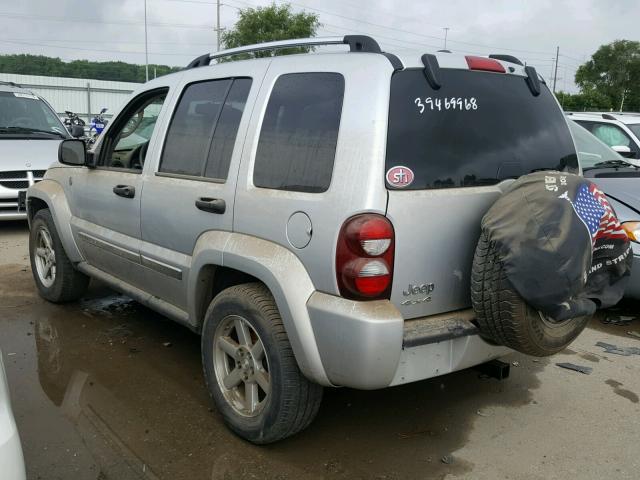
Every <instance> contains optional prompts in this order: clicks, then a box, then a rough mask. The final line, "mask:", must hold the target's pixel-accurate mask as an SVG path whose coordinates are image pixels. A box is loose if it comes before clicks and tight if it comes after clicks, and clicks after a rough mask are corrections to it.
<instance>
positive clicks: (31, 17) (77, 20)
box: [0, 12, 211, 30]
mask: <svg viewBox="0 0 640 480" xmlns="http://www.w3.org/2000/svg"><path fill="white" fill-rule="evenodd" d="M0 17H5V18H28V19H29V20H38V21H44V22H62V23H66V22H74V23H97V24H102V25H127V26H130V25H144V22H116V21H103V20H92V19H90V18H69V17H54V16H51V15H31V14H20V13H7V12H0ZM148 25H151V26H154V27H171V28H202V29H206V30H211V27H210V26H209V25H198V24H191V23H161V22H149V23H148Z"/></svg>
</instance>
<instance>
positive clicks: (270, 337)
mask: <svg viewBox="0 0 640 480" xmlns="http://www.w3.org/2000/svg"><path fill="white" fill-rule="evenodd" d="M202 364H203V368H204V376H205V381H206V383H207V387H208V388H209V392H210V394H211V396H212V398H213V400H214V402H215V404H216V406H217V407H218V410H219V411H220V413H221V414H222V417H223V419H224V421H225V423H226V424H227V426H228V427H229V428H230V429H231V430H232V431H233V432H234V433H236V434H237V435H239V436H240V437H242V438H244V439H246V440H248V441H250V442H252V443H256V444H267V443H273V442H276V441H278V440H282V439H284V438H286V437H289V436H291V435H294V434H296V433H298V432H299V431H301V430H303V429H305V428H306V427H307V426H308V425H309V424H310V423H311V422H312V420H313V419H314V418H315V416H316V414H317V413H318V409H319V408H320V402H321V400H322V387H321V386H320V385H317V384H315V383H312V382H310V381H309V380H307V379H306V378H305V377H304V375H303V374H302V372H300V369H299V368H298V364H297V363H296V359H295V357H294V354H293V350H292V349H291V344H290V343H289V339H288V337H287V334H286V332H285V329H284V326H283V324H282V319H281V318H280V314H279V313H278V308H277V306H276V304H275V301H274V299H273V296H272V295H271V293H270V292H269V290H268V289H267V288H266V287H265V286H264V285H263V284H260V283H248V284H243V285H237V286H234V287H230V288H227V289H226V290H224V291H223V292H221V293H220V294H219V295H218V296H216V298H215V299H214V300H213V301H212V302H211V305H210V306H209V308H208V310H207V313H206V317H205V323H204V327H203V331H202Z"/></svg>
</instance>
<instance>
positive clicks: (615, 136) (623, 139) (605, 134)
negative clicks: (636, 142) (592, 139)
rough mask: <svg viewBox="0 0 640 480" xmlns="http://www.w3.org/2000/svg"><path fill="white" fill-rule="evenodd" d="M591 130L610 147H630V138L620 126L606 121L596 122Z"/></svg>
mask: <svg viewBox="0 0 640 480" xmlns="http://www.w3.org/2000/svg"><path fill="white" fill-rule="evenodd" d="M591 132H592V133H593V134H594V135H595V136H596V137H598V138H599V139H600V140H602V141H603V142H604V143H606V144H607V145H609V146H610V147H615V146H623V147H631V146H632V145H631V139H630V138H629V136H628V135H627V134H626V133H624V132H623V131H622V129H621V128H619V127H617V126H615V125H609V124H608V123H596V124H595V125H594V126H593V128H592V129H591Z"/></svg>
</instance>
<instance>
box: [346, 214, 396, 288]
mask: <svg viewBox="0 0 640 480" xmlns="http://www.w3.org/2000/svg"><path fill="white" fill-rule="evenodd" d="M393 252H394V233H393V226H392V225H391V222H390V221H389V220H388V219H387V218H386V217H384V216H382V215H378V214H374V213H364V214H362V215H356V216H355V217H351V218H350V219H349V220H347V221H346V222H345V223H344V225H343V226H342V228H341V229H340V235H339V236H338V248H337V251H336V275H337V279H338V287H339V289H340V294H341V295H342V296H343V297H345V298H351V299H356V300H374V299H381V298H389V296H390V294H391V280H392V278H393Z"/></svg>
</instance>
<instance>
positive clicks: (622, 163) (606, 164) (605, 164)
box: [583, 160, 638, 170]
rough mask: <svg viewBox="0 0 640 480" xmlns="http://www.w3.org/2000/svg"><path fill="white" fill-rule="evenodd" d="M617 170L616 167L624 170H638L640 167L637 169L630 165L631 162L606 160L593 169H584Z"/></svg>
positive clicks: (594, 165)
mask: <svg viewBox="0 0 640 480" xmlns="http://www.w3.org/2000/svg"><path fill="white" fill-rule="evenodd" d="M609 167H611V168H615V167H622V168H629V167H631V168H635V169H637V168H638V167H636V166H635V165H634V164H632V163H629V162H625V161H624V160H605V161H604V162H598V163H594V164H593V166H591V167H587V168H583V170H591V169H593V168H609Z"/></svg>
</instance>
